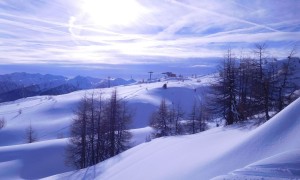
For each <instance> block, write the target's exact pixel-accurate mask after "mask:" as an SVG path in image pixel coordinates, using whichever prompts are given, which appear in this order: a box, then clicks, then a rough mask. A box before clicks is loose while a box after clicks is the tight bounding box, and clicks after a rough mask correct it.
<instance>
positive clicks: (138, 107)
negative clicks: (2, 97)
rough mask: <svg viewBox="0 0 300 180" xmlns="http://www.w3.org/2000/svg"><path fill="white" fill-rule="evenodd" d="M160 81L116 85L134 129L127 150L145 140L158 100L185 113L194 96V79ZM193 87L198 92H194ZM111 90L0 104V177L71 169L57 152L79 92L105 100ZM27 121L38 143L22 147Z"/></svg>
mask: <svg viewBox="0 0 300 180" xmlns="http://www.w3.org/2000/svg"><path fill="white" fill-rule="evenodd" d="M164 83H167V82H166V81H164V82H155V83H148V84H136V85H130V86H119V87H117V91H118V94H119V96H120V98H123V99H125V100H126V101H128V104H129V107H130V108H131V109H132V110H133V111H135V114H134V119H133V124H132V126H131V128H137V127H138V128H139V129H131V130H130V131H131V132H132V134H133V139H132V140H131V143H132V145H133V146H135V145H138V144H141V143H143V142H145V139H146V138H147V137H148V136H149V134H150V133H151V132H152V129H151V128H149V127H147V125H148V121H149V116H150V114H151V113H152V112H153V111H154V110H155V109H156V108H157V106H158V105H159V103H160V100H161V99H162V98H166V100H167V101H168V103H172V102H175V103H176V102H180V103H181V104H182V106H184V109H185V110H186V111H187V112H188V110H189V108H190V107H191V106H192V105H191V104H192V102H193V101H194V100H195V99H196V100H197V99H198V98H199V93H200V89H201V86H202V84H200V83H199V82H197V80H196V79H191V80H185V82H181V81H175V80H171V81H168V89H163V88H162V85H163V84H164ZM195 88H196V89H197V88H198V89H197V91H196V92H195V90H194V89H195ZM113 89H115V88H105V89H95V90H88V91H77V92H73V93H69V94H65V95H58V96H36V97H30V98H24V99H20V100H17V101H14V102H7V103H1V105H0V117H4V118H5V119H6V122H7V123H6V126H5V127H4V128H3V129H1V130H0V167H1V168H0V179H15V178H25V179H35V178H41V177H46V176H49V175H53V174H57V173H61V172H66V171H68V170H71V169H70V168H69V167H67V166H66V165H65V163H64V160H65V159H64V157H63V153H64V148H65V147H66V142H67V140H66V139H64V138H67V137H68V136H69V126H70V123H71V121H72V117H73V110H74V109H75V108H76V106H77V104H78V102H79V100H80V98H81V97H83V96H84V95H85V94H89V93H92V92H94V93H98V92H100V91H101V92H102V93H103V94H104V95H105V96H107V97H109V96H110V93H111V91H112V90H113ZM30 123H31V125H32V127H33V129H34V130H35V132H36V134H37V137H38V140H39V141H40V142H37V143H32V144H24V143H25V129H26V128H27V127H28V126H29V125H30ZM49 157H50V158H49ZM39 159H40V160H39ZM48 166H49V167H48ZM54 166H55V167H54ZM2 167H3V168H2ZM4 167H5V168H4ZM52 167H53V168H52ZM8 169H9V170H8ZM34 169H36V170H38V171H39V172H35V171H34Z"/></svg>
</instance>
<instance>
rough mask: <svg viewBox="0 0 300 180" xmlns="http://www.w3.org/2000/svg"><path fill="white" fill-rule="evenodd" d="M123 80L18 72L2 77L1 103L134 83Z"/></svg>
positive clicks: (0, 84)
mask: <svg viewBox="0 0 300 180" xmlns="http://www.w3.org/2000/svg"><path fill="white" fill-rule="evenodd" d="M134 82H135V80H133V79H131V80H125V79H122V78H115V79H114V78H111V79H110V81H108V79H100V78H93V77H83V76H76V77H74V78H71V79H70V78H67V77H64V76H57V75H50V74H46V75H42V74H29V73H25V72H21V73H19V72H17V73H12V74H5V75H0V102H7V101H14V100H17V99H20V98H24V97H30V96H37V95H59V94H66V93H70V92H73V91H77V90H84V89H93V88H105V87H108V86H118V85H126V84H131V83H134Z"/></svg>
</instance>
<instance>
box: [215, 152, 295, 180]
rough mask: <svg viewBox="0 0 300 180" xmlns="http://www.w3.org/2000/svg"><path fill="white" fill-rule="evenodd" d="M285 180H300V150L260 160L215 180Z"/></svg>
mask: <svg viewBox="0 0 300 180" xmlns="http://www.w3.org/2000/svg"><path fill="white" fill-rule="evenodd" d="M235 179H251V180H262V179H264V180H284V179H300V149H297V150H291V151H287V152H284V153H280V154H278V155H275V156H272V157H269V158H266V159H263V160H260V161H258V162H255V163H253V164H250V165H248V166H246V167H244V168H242V169H238V170H235V171H233V172H232V173H229V174H228V175H224V176H218V177H216V178H214V179H213V180H235Z"/></svg>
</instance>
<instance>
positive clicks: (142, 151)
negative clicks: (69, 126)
mask: <svg viewBox="0 0 300 180" xmlns="http://www.w3.org/2000/svg"><path fill="white" fill-rule="evenodd" d="M299 109H300V98H298V99H297V100H296V101H295V102H294V103H292V104H291V105H289V106H288V107H287V108H285V109H284V110H283V111H281V112H280V113H278V114H277V115H276V116H275V117H273V118H272V119H270V120H269V121H268V122H267V123H265V124H263V125H262V126H260V127H258V128H257V129H254V130H252V131H248V133H247V132H245V130H241V129H240V130H239V129H238V128H232V129H227V128H221V127H219V128H214V129H211V130H208V131H206V132H203V133H199V134H196V135H189V136H179V137H167V138H159V139H155V140H153V141H151V142H149V143H144V144H141V145H139V146H136V147H134V148H132V149H130V150H128V151H126V152H124V153H121V154H120V155H118V156H116V157H113V158H111V159H108V160H106V161H104V162H102V163H99V164H98V165H96V166H94V167H90V168H87V169H83V170H80V171H78V172H70V173H64V174H61V175H56V176H52V177H49V178H48V179H66V178H67V179H110V180H113V179H116V180H117V179H131V180H138V179H149V180H150V179H156V180H159V179H161V180H163V179H175V180H176V179H180V180H184V179H204V180H205V179H211V178H213V177H215V176H219V175H222V174H226V173H229V172H231V171H234V170H235V169H239V168H242V167H244V166H246V165H248V164H251V163H254V162H255V161H258V160H261V159H264V158H268V157H271V156H274V155H277V154H279V153H284V152H287V151H291V150H293V149H296V148H300V144H299V141H298V140H297V137H300V115H299ZM297 157H298V156H297ZM290 159H291V158H290Z"/></svg>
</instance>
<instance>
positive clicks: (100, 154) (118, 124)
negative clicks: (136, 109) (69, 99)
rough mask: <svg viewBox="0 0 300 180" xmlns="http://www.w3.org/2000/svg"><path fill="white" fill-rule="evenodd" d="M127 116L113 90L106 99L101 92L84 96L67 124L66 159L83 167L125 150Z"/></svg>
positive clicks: (128, 115) (127, 138) (127, 136)
mask: <svg viewBox="0 0 300 180" xmlns="http://www.w3.org/2000/svg"><path fill="white" fill-rule="evenodd" d="M131 118H132V113H130V111H129V110H128V108H127V106H126V102H125V101H123V100H120V99H119V98H118V95H117V91H113V92H112V94H111V97H110V98H108V99H103V97H102V94H98V95H95V94H92V95H90V96H87V95H85V96H84V97H83V98H82V99H81V101H80V103H79V105H78V107H77V109H76V111H75V118H74V120H73V123H72V125H71V138H70V143H69V145H68V148H67V156H68V157H67V162H68V163H69V164H70V165H73V166H75V167H76V168H85V167H88V166H92V165H95V164H97V163H99V162H101V161H103V160H105V159H107V158H110V157H112V156H115V155H117V154H119V153H121V152H122V151H124V150H126V149H128V148H129V140H130V138H131V134H130V133H129V131H127V129H128V125H129V123H130V122H131Z"/></svg>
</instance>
